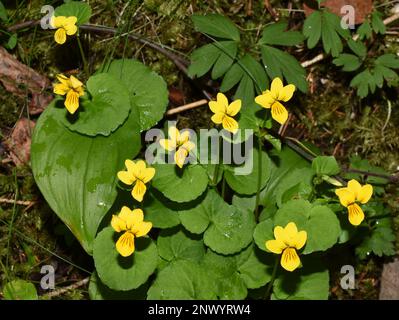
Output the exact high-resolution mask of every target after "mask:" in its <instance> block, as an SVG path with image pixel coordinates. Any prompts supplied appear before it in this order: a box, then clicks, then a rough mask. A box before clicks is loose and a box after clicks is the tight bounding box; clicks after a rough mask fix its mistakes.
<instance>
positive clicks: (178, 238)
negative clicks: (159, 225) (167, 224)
mask: <svg viewBox="0 0 399 320" xmlns="http://www.w3.org/2000/svg"><path fill="white" fill-rule="evenodd" d="M157 247H158V253H159V256H160V257H161V258H163V259H165V260H167V261H174V260H179V259H183V260H193V261H197V262H199V261H201V260H202V258H203V257H204V254H205V247H204V243H203V242H202V238H201V237H199V236H195V235H192V234H190V233H189V232H187V231H185V230H182V229H180V228H172V229H166V230H163V231H162V232H161V233H160V234H159V237H158V239H157Z"/></svg>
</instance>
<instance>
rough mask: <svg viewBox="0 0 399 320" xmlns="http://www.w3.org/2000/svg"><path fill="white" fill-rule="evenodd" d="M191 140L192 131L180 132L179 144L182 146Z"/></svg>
mask: <svg viewBox="0 0 399 320" xmlns="http://www.w3.org/2000/svg"><path fill="white" fill-rule="evenodd" d="M188 140H190V131H188V130H184V131H181V132H180V136H179V139H178V140H177V144H179V145H182V144H184V143H186V142H187V141H188Z"/></svg>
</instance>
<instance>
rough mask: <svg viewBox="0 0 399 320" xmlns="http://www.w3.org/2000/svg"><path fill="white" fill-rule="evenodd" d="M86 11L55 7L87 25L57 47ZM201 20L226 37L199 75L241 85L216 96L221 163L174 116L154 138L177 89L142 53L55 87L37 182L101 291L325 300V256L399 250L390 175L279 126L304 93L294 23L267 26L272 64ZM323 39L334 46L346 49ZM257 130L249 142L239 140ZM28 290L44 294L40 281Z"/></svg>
mask: <svg viewBox="0 0 399 320" xmlns="http://www.w3.org/2000/svg"><path fill="white" fill-rule="evenodd" d="M87 6H88V5H82V4H77V3H76V2H68V3H66V4H64V5H62V6H60V7H59V8H57V9H56V16H57V17H65V19H67V20H65V19H64V18H62V19H61V20H62V21H63V22H65V21H69V22H71V21H72V22H76V27H77V30H76V32H75V33H73V34H68V32H69V31H68V30H70V29H71V28H72V29H74V28H73V27H71V25H69V24H68V26H67V27H66V29H65V28H64V27H65V24H62V26H61V27H59V28H58V29H60V28H64V29H65V30H64V29H62V30H63V31H60V32H61V33H62V34H63V35H62V36H60V35H58V36H56V37H55V40H56V41H57V39H58V40H60V39H61V38H62V39H63V37H64V35H65V36H66V35H70V36H74V35H75V34H77V35H79V30H78V28H79V25H80V24H79V21H80V20H79V19H80V17H82V16H83V17H84V20H85V21H87V20H88V19H89V18H90V15H87V12H90V11H88V9H87ZM57 12H58V14H57ZM318 15H321V18H320V20H322V21H324V20H325V21H324V22H321V23H326V24H327V27H326V28H327V29H325V30H326V31H323V33H324V32H327V33H328V34H331V37H333V38H336V37H339V36H338V35H337V34H335V32H338V31H337V30H336V29H334V28H333V27H331V24H332V22H331V21H335V18H334V19H333V18H332V17H331V16H330V14H329V13H326V12H324V13H316V16H317V17H318ZM71 17H75V19H71ZM68 19H69V20H68ZM312 19H316V18H314V17H313V18H312ZM317 19H319V18H317ZM193 20H194V24H195V26H196V28H197V29H198V30H200V31H201V32H203V33H205V34H207V35H209V36H211V37H216V38H217V39H216V41H215V42H214V43H211V44H208V45H205V46H204V47H202V48H199V49H197V50H196V51H195V52H194V53H193V56H192V58H193V64H192V65H191V67H190V73H191V75H197V76H199V75H203V74H205V73H206V72H208V71H209V70H211V69H212V76H213V77H214V78H215V79H217V78H221V77H222V76H224V77H223V80H222V88H221V91H228V90H229V89H231V88H232V87H234V86H235V85H237V84H238V88H237V91H236V93H235V96H234V98H233V100H232V101H230V102H229V100H228V98H227V96H226V95H224V94H223V93H219V94H218V95H217V99H216V100H214V101H210V102H209V108H210V111H212V113H213V115H212V117H211V120H212V121H213V122H214V123H215V124H216V125H217V126H220V129H221V128H223V129H225V130H222V131H221V132H219V131H217V130H215V131H216V133H215V131H214V132H213V133H211V134H209V135H207V136H206V139H208V138H213V140H212V141H213V143H212V145H215V146H216V151H217V153H216V154H217V157H216V161H213V162H212V161H210V160H211V155H212V154H209V153H208V151H209V150H208V148H209V145H208V144H206V146H205V147H203V146H202V143H201V142H202V141H201V139H202V136H201V135H200V139H195V135H194V133H193V132H190V131H189V130H184V129H183V130H179V129H178V128H177V127H176V124H174V125H172V126H169V127H168V128H166V129H167V130H164V131H161V130H158V131H161V132H162V135H161V136H160V137H159V139H157V141H155V142H154V143H148V144H143V142H142V137H141V135H142V134H144V133H147V132H150V131H149V130H150V129H151V128H153V127H154V126H156V125H157V124H158V122H159V121H160V120H161V119H162V118H163V115H164V113H165V111H166V107H167V103H168V91H167V86H166V83H165V81H164V80H163V79H162V77H160V76H159V75H158V74H156V73H155V72H152V71H151V70H150V69H149V68H148V67H146V66H145V65H143V64H142V63H141V62H139V61H137V60H133V59H120V60H113V61H110V62H109V63H106V64H105V65H104V66H103V67H102V68H100V69H99V70H97V71H96V72H95V73H94V74H91V75H89V74H86V75H87V76H88V79H87V81H85V82H84V81H82V82H81V81H80V80H78V79H77V78H76V77H72V76H71V77H69V78H68V77H65V76H62V75H60V76H58V77H57V78H58V80H59V82H58V83H57V84H55V85H54V93H55V94H57V95H58V96H57V98H55V99H54V100H53V101H52V102H51V103H50V105H49V106H48V107H47V109H46V110H45V111H44V112H43V113H42V115H41V116H40V118H39V120H38V122H37V124H36V126H35V129H34V134H33V137H32V148H31V164H32V171H33V174H34V178H35V180H36V183H37V185H38V186H39V188H40V191H41V192H42V194H43V196H44V197H45V199H46V201H47V202H48V204H49V205H50V207H51V208H52V209H53V211H54V212H55V213H56V214H57V215H58V217H59V218H60V219H61V220H62V221H63V222H64V223H65V224H66V226H67V227H68V228H69V229H70V230H71V232H72V233H73V234H74V236H75V237H76V238H77V239H78V241H79V242H80V244H81V245H82V247H83V248H84V250H85V251H86V252H87V254H89V255H91V256H92V257H93V260H94V265H95V270H94V271H93V274H92V276H91V280H90V286H89V294H90V297H91V298H92V299H112V298H128V299H146V298H147V299H246V298H249V297H250V291H251V290H252V289H260V291H261V292H262V295H263V298H264V299H269V298H271V299H327V298H328V296H329V270H328V266H327V265H325V264H323V262H322V259H320V257H324V256H328V255H329V253H330V250H331V249H332V248H333V247H339V246H340V245H341V244H342V243H347V242H353V245H357V254H358V255H359V256H360V257H361V258H363V257H365V256H366V255H367V254H368V253H369V252H371V251H372V252H374V253H375V254H377V255H381V254H386V255H390V254H393V249H392V241H393V237H392V231H390V230H391V229H390V226H389V223H390V220H389V216H381V215H382V213H383V211H384V206H383V204H382V197H383V195H384V184H386V181H385V180H382V181H381V179H380V180H378V179H373V178H372V177H369V176H367V174H363V172H366V173H367V171H368V170H370V169H371V168H370V166H369V165H368V163H367V162H364V161H362V160H361V159H357V158H354V159H352V167H353V168H354V169H358V170H363V171H360V172H361V173H360V174H358V173H355V174H354V175H353V174H352V175H350V174H347V172H346V171H345V170H342V169H341V167H340V165H339V164H338V163H337V161H336V159H335V158H334V157H332V156H322V155H320V154H313V153H312V152H310V154H312V161H311V162H309V161H307V160H305V159H304V158H303V157H302V156H301V155H299V154H298V153H296V152H295V151H293V150H292V149H290V148H288V147H287V146H286V145H285V144H282V143H281V141H280V140H279V139H278V137H277V136H275V135H274V134H273V132H272V131H271V130H270V129H271V127H272V125H273V121H276V122H277V123H279V124H281V125H282V124H284V123H286V121H287V119H288V114H289V109H290V100H291V99H292V97H293V96H294V94H295V91H296V89H297V88H299V89H300V90H301V91H306V90H307V84H306V81H305V72H304V70H303V68H302V67H301V66H300V64H299V63H298V62H297V61H296V59H295V58H293V57H292V56H290V55H289V54H288V53H286V52H284V51H282V50H280V49H279V48H276V46H293V45H297V44H298V43H300V42H302V41H303V39H304V37H303V36H302V35H301V33H299V32H296V31H285V30H286V28H287V24H285V23H278V24H274V25H271V26H268V27H266V28H265V29H264V30H263V34H262V38H261V40H260V41H259V43H258V45H259V48H260V50H261V54H262V61H263V65H262V64H260V63H259V62H257V60H256V59H255V58H254V57H252V56H251V55H249V54H245V55H243V56H239V55H238V51H239V41H240V34H239V32H238V29H237V28H236V27H235V26H234V25H233V24H232V23H231V22H230V21H229V20H228V19H227V18H224V17H222V16H220V15H210V16H205V17H201V16H195V17H194V18H193ZM334 23H335V22H334ZM73 25H75V24H73ZM332 30H335V31H332ZM64 31H65V34H64ZM73 31H74V30H73ZM56 32H58V31H56ZM69 33H72V32H69ZM338 33H339V32H338ZM333 34H334V35H333ZM341 36H342V35H341ZM312 37H313V36H312ZM325 37H327V38H326V39H328V35H326V34H325V35H324V36H323V35H322V39H324V38H325ZM319 38H320V37H319ZM319 38H318V39H317V40H315V39H313V38H312V41H313V42H315V41H316V42H317V41H318V40H319ZM323 41H324V42H326V43H325V48H326V50H327V49H328V51H331V52H332V53H333V54H335V53H337V52H338V51H340V50H339V49H340V48H339V47H332V46H331V44H329V43H328V41H326V40H323ZM61 42H62V41H57V43H60V44H61ZM324 42H323V43H324ZM353 46H355V45H353ZM362 50H363V49H362ZM358 51H359V52H360V51H361V50H360V49H359V50H358ZM363 51H364V50H363ZM338 54H339V52H338V53H337V55H338ZM265 66H267V68H266V69H265ZM86 72H87V70H86ZM284 79H286V80H287V81H285V82H288V84H286V85H284V81H283V80H284ZM269 80H271V81H269ZM245 130H250V132H251V135H250V136H249V137H247V136H245V138H244V139H242V137H243V135H242V131H245ZM158 131H157V132H158ZM165 132H166V133H167V134H166V137H165ZM240 138H241V139H240ZM146 142H150V141H149V140H147V139H146ZM269 143H271V144H272V148H271V147H270V144H269ZM298 145H302V144H301V143H298ZM226 146H227V148H230V149H228V151H227V152H226V153H225V152H224V148H225V147H226ZM302 146H303V145H302ZM152 147H155V148H156V149H155V150H156V152H155V154H154V153H151V155H153V156H154V159H152V160H155V161H149V158H148V153H147V152H148V151H151V150H152V149H151V148H152ZM236 147H238V148H239V149H240V151H241V150H245V151H246V152H245V157H244V159H243V160H244V161H242V162H234V161H224V156H225V155H226V154H227V155H230V154H231V153H232V152H233V151H231V150H232V149H233V148H236ZM303 148H304V149H307V148H306V147H304V146H303ZM222 154H223V157H222ZM143 159H145V161H144V160H143ZM165 159H172V160H171V161H166V162H165ZM248 168H249V169H248ZM359 239H360V241H359ZM15 283H16V284H18V286H19V287H23V290H21V292H22V291H23V292H25V293H26V294H27V296H29V297H34V298H35V297H36V296H35V294H36V292H33V290H32V288H31V287H32V286H29V285H26V284H23V283H22V282H15ZM22 284H23V286H22ZM9 286H10V285H7V288H6V291H7V292H10V294H12V293H13V292H14V291H12V290H10V289H9Z"/></svg>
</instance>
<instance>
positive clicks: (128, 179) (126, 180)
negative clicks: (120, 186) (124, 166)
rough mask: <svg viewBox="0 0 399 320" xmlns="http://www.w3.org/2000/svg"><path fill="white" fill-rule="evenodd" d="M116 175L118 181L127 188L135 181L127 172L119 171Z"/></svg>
mask: <svg viewBox="0 0 399 320" xmlns="http://www.w3.org/2000/svg"><path fill="white" fill-rule="evenodd" d="M117 175H118V179H119V180H120V181H122V182H123V183H124V184H127V185H128V186H130V185H132V184H133V182H134V181H136V178H135V177H134V176H133V175H132V174H131V172H128V171H119V172H118V174H117Z"/></svg>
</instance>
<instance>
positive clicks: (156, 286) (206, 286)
mask: <svg viewBox="0 0 399 320" xmlns="http://www.w3.org/2000/svg"><path fill="white" fill-rule="evenodd" d="M147 299H148V300H213V299H216V286H215V284H214V282H213V281H212V278H211V277H209V276H208V271H207V270H205V269H204V268H202V267H200V266H199V264H198V263H195V262H192V261H189V260H178V261H174V262H172V263H171V264H169V265H168V266H167V267H165V268H164V269H162V270H161V271H160V272H159V273H158V274H157V277H156V279H155V281H154V283H153V284H152V286H151V287H150V289H149V290H148V295H147Z"/></svg>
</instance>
